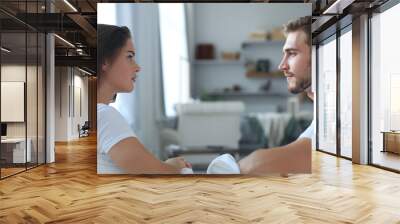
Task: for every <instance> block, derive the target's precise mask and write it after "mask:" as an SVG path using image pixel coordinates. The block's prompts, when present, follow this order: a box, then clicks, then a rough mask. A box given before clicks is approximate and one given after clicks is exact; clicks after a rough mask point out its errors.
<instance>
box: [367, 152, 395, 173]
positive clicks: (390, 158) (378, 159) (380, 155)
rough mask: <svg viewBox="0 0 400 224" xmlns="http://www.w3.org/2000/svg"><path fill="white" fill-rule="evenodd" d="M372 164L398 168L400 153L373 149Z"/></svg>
mask: <svg viewBox="0 0 400 224" xmlns="http://www.w3.org/2000/svg"><path fill="white" fill-rule="evenodd" d="M372 160H373V162H374V164H377V165H381V166H385V167H389V168H392V169H395V170H400V155H399V154H395V153H392V152H381V151H378V150H377V151H375V152H374V154H373V157H372Z"/></svg>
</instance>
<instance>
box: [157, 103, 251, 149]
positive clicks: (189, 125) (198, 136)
mask: <svg viewBox="0 0 400 224" xmlns="http://www.w3.org/2000/svg"><path fill="white" fill-rule="evenodd" d="M244 110H245V106H244V104H243V103H242V102H240V101H231V102H226V101H225V102H196V103H185V104H178V105H176V111H177V116H178V126H177V127H178V128H177V130H173V129H164V130H162V131H161V140H162V143H163V144H162V145H163V147H164V148H165V147H166V146H168V145H170V144H175V145H179V146H181V147H184V148H200V147H207V146H222V147H227V148H238V146H239V139H240V135H241V133H240V117H241V116H242V114H243V112H244Z"/></svg>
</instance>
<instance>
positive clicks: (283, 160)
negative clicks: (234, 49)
mask: <svg viewBox="0 0 400 224" xmlns="http://www.w3.org/2000/svg"><path fill="white" fill-rule="evenodd" d="M284 32H285V35H286V42H285V45H284V47H283V58H282V61H281V63H280V65H279V70H281V71H282V72H283V73H284V74H285V77H286V79H287V83H288V90H289V91H290V92H291V93H295V94H297V93H301V92H306V93H307V96H308V97H310V98H311V99H313V93H312V92H311V17H310V16H307V17H302V18H299V19H297V20H295V21H291V22H289V23H288V24H287V25H286V26H285V27H284ZM314 123H315V122H314V121H313V122H312V123H311V125H310V126H309V127H308V128H307V129H306V130H305V131H304V132H303V133H302V134H301V135H300V136H299V137H298V139H297V140H296V141H294V142H292V143H290V144H288V145H285V146H281V147H276V148H269V149H259V150H256V151H254V152H253V153H251V154H250V155H249V156H247V157H245V158H243V159H242V160H240V161H239V167H240V173H242V174H267V173H281V174H282V173H311V142H312V138H313V136H314V133H315V131H314Z"/></svg>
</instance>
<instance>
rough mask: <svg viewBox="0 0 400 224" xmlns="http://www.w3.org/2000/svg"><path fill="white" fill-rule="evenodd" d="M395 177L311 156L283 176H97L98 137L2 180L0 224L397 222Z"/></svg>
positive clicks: (399, 192) (399, 179)
mask: <svg viewBox="0 0 400 224" xmlns="http://www.w3.org/2000/svg"><path fill="white" fill-rule="evenodd" d="M399 199H400V175H399V174H396V173H392V172H388V171H384V170H381V169H378V168H374V167H370V166H359V165H352V164H351V162H350V161H348V160H343V159H338V158H335V157H333V156H330V155H326V154H323V153H320V152H314V153H313V174H311V175H290V176H289V177H288V178H285V177H278V176H269V177H263V178H259V177H258V178H257V177H217V178H216V177H214V178H213V177H200V176H195V177H185V178H181V177H176V176H175V177H174V176H172V177H160V176H153V177H151V176H150V177H149V176H148V177H143V176H142V177H132V176H98V175H97V174H96V141H95V139H94V138H85V139H84V140H82V141H80V142H72V143H70V144H61V145H60V144H58V145H57V150H56V163H55V164H51V165H46V166H41V167H38V168H35V169H33V170H29V171H27V172H25V173H21V174H18V175H16V176H13V177H10V178H7V179H5V180H2V181H0V223H43V222H48V223H174V224H175V223H220V224H225V223H374V224H375V223H385V224H386V223H400V200H399Z"/></svg>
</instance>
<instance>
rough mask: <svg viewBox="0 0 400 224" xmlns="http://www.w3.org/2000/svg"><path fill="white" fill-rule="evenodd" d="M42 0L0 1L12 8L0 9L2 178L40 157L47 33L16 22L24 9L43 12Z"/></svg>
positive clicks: (42, 157) (42, 156) (42, 150)
mask: <svg viewBox="0 0 400 224" xmlns="http://www.w3.org/2000/svg"><path fill="white" fill-rule="evenodd" d="M44 3H45V1H30V2H27V1H18V2H16V1H2V2H1V3H0V7H11V8H13V9H15V14H7V13H4V12H0V26H1V27H0V46H1V57H0V68H1V69H0V71H1V73H0V82H1V85H0V90H1V91H0V92H1V100H0V102H1V105H0V111H1V115H0V120H1V136H2V137H1V144H0V178H1V179H2V178H5V177H8V176H10V175H13V174H16V173H19V172H22V171H25V170H27V169H29V168H33V167H36V166H37V165H38V164H43V163H44V162H45V92H46V90H45V87H46V85H45V60H46V52H45V45H46V39H45V35H44V34H43V33H41V31H40V30H36V28H34V27H32V26H30V25H28V24H26V23H24V22H21V21H22V20H26V17H25V16H26V15H27V14H26V12H28V13H42V12H44V10H45V8H44V5H45V4H44ZM17 18H18V19H17ZM35 18H37V17H35ZM5 21H6V22H5Z"/></svg>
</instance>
